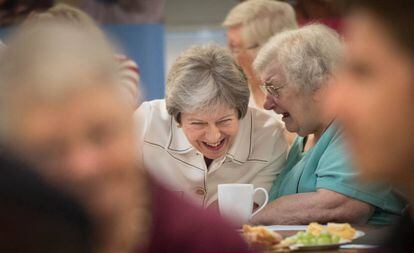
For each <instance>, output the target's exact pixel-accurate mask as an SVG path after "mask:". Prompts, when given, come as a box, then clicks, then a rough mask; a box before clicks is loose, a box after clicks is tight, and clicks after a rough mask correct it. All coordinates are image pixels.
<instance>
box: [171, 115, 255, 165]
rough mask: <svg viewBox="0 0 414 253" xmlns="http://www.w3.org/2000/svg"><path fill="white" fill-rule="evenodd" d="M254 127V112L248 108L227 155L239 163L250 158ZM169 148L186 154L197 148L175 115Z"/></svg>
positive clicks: (172, 121) (172, 120)
mask: <svg viewBox="0 0 414 253" xmlns="http://www.w3.org/2000/svg"><path fill="white" fill-rule="evenodd" d="M252 128H253V117H252V112H251V111H250V110H248V111H247V114H246V116H245V117H244V118H243V119H241V120H240V121H239V130H238V131H237V134H236V137H235V139H234V142H233V145H232V146H231V147H230V149H229V151H228V152H227V154H226V157H228V158H230V159H231V160H233V161H235V162H238V163H245V162H246V161H247V160H248V158H249V155H250V153H251V149H252V132H253V129H252ZM167 149H168V150H170V151H172V152H174V153H179V154H185V153H189V152H191V151H194V150H195V148H194V147H193V146H192V145H191V144H190V142H189V141H188V139H187V137H186V136H185V134H184V132H183V129H182V128H180V127H178V123H177V122H176V121H175V120H174V119H173V117H171V122H170V137H169V141H168V143H167Z"/></svg>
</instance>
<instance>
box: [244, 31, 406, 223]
mask: <svg viewBox="0 0 414 253" xmlns="http://www.w3.org/2000/svg"><path fill="white" fill-rule="evenodd" d="M342 54H343V46H342V41H341V40H340V38H339V36H338V34H337V33H336V32H335V31H333V30H332V29H330V28H328V27H326V26H324V25H318V24H315V25H309V26H305V27H302V28H299V29H297V30H293V31H287V32H284V33H281V34H278V35H276V36H275V37H273V38H271V39H270V40H269V42H268V43H267V44H266V45H265V46H263V48H262V49H261V50H260V52H259V54H258V56H257V58H256V60H255V62H254V67H255V69H256V70H257V71H258V73H259V75H260V77H261V80H262V81H263V83H264V86H263V88H264V89H265V90H266V92H267V97H266V103H265V108H266V109H268V110H273V111H274V112H275V113H278V114H281V115H283V118H282V120H283V121H284V122H285V125H286V129H287V130H288V131H290V132H296V133H297V134H298V135H299V136H298V137H297V138H296V139H295V141H294V143H293V144H292V147H291V149H290V151H289V155H288V158H287V161H286V163H285V165H284V168H283V170H282V172H281V174H280V175H279V176H278V177H277V178H276V180H275V182H274V183H273V186H272V189H271V191H270V200H273V202H271V203H270V204H268V205H267V206H266V207H265V208H264V209H263V210H262V211H261V212H260V213H258V214H257V215H256V216H255V217H254V218H253V220H252V223H264V224H308V223H310V222H319V223H326V222H349V223H360V224H364V223H371V224H390V223H392V222H393V221H394V220H395V218H397V217H399V215H400V214H401V209H402V208H403V204H402V203H401V202H400V201H399V199H397V198H396V197H395V196H394V195H393V193H392V190H391V189H390V188H389V187H387V186H382V185H372V186H368V185H362V184H360V183H358V182H357V180H356V179H357V172H356V171H354V169H353V167H352V166H351V164H350V160H349V158H348V155H347V152H346V151H345V150H344V147H343V138H342V131H341V129H340V128H339V127H338V125H337V123H336V121H335V119H336V115H335V113H333V112H327V109H328V108H327V107H326V106H325V102H324V101H326V99H327V98H328V97H329V93H328V92H327V90H329V88H330V87H331V85H332V84H331V82H330V80H331V78H334V71H335V70H336V68H337V67H338V66H339V64H340V63H341V59H342Z"/></svg>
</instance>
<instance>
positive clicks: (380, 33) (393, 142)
mask: <svg viewBox="0 0 414 253" xmlns="http://www.w3.org/2000/svg"><path fill="white" fill-rule="evenodd" d="M352 10H353V11H352V12H351V15H350V16H349V17H348V18H347V20H346V22H345V34H346V38H347V55H346V61H345V66H344V68H343V69H342V71H341V72H340V73H339V74H338V78H337V83H336V85H335V88H334V89H333V92H332V95H331V100H330V101H329V106H330V107H331V108H332V110H334V111H336V112H337V114H338V119H339V120H340V122H341V123H342V125H343V127H344V133H345V137H346V140H347V144H348V146H349V148H350V150H351V152H352V155H353V158H354V160H355V164H356V165H357V167H358V168H359V169H360V172H361V175H362V177H363V178H365V179H367V180H372V181H378V180H386V181H389V182H391V183H393V184H394V185H395V186H396V187H398V188H399V190H400V191H402V192H403V193H404V195H405V196H406V197H407V199H408V201H409V203H410V204H412V203H414V188H413V187H414V160H413V150H414V72H413V69H414V26H413V23H414V16H413V13H414V3H413V1H409V0H395V1H387V0H364V1H353V9H352ZM413 220H414V213H413V211H412V209H411V208H408V209H407V210H406V212H405V215H404V216H403V218H402V219H401V221H400V223H399V225H398V226H397V227H396V228H395V230H394V231H393V234H392V235H391V237H390V240H389V241H388V243H387V244H386V246H385V249H384V250H385V251H388V252H414V244H413V240H412V235H413V232H414V221H413Z"/></svg>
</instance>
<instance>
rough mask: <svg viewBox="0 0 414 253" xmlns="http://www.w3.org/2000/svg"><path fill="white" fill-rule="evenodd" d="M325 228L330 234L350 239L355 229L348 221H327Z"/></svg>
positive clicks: (353, 235) (352, 237)
mask: <svg viewBox="0 0 414 253" xmlns="http://www.w3.org/2000/svg"><path fill="white" fill-rule="evenodd" d="M326 229H327V231H328V232H329V233H330V234H332V235H337V236H339V237H341V238H342V239H344V240H352V239H354V237H355V234H356V230H355V229H354V228H353V227H352V226H351V225H349V224H348V223H328V225H327V226H326Z"/></svg>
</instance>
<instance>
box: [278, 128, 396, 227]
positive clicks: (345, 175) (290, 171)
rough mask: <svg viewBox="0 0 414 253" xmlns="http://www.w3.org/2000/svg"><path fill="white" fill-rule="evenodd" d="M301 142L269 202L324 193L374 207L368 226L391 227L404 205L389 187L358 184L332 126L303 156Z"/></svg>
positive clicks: (298, 140)
mask: <svg viewBox="0 0 414 253" xmlns="http://www.w3.org/2000/svg"><path fill="white" fill-rule="evenodd" d="M304 140H305V138H304V137H297V138H296V139H295V141H294V143H293V144H292V147H291V150H290V152H289V155H288V158H287V161H286V163H285V166H284V168H283V170H282V172H281V174H280V175H279V176H278V177H277V178H276V180H275V181H274V183H273V186H272V188H271V190H270V200H274V199H277V198H279V197H281V196H285V195H290V194H296V193H305V192H315V191H317V190H318V189H327V190H331V191H335V192H338V193H341V194H343V195H346V196H348V197H351V198H354V199H358V200H361V201H364V202H366V203H369V204H371V205H372V206H374V207H375V211H374V213H373V215H372V216H371V218H370V219H369V220H368V223H371V224H378V225H381V224H383V225H385V224H391V223H394V222H395V218H396V217H398V216H400V215H401V212H402V209H403V208H404V204H403V203H402V202H401V201H400V200H399V199H398V198H397V197H396V196H395V194H393V192H392V190H391V188H390V187H387V186H384V185H381V186H379V185H375V186H374V185H366V184H364V185H363V184H361V183H359V182H358V179H357V174H358V173H357V172H356V171H355V170H354V169H353V168H352V167H351V165H350V160H349V158H348V154H347V152H345V149H344V145H343V139H342V137H341V133H340V130H339V129H338V128H337V126H336V125H335V124H332V125H331V126H330V127H329V128H328V129H327V130H326V131H325V133H324V134H323V135H322V136H321V138H320V139H319V141H318V142H317V143H316V145H315V146H314V147H312V148H311V149H310V150H308V151H306V152H303V150H304V149H303V147H304V144H305V143H304Z"/></svg>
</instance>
